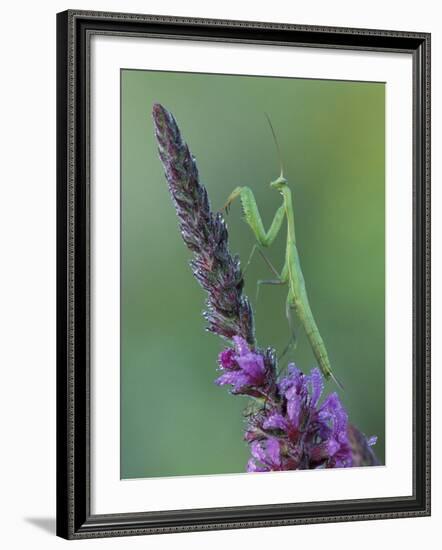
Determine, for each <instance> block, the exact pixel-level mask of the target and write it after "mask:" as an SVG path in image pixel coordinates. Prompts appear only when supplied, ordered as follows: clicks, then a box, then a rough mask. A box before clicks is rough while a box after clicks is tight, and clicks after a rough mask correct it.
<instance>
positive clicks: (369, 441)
mask: <svg viewBox="0 0 442 550" xmlns="http://www.w3.org/2000/svg"><path fill="white" fill-rule="evenodd" d="M377 440H378V436H377V435H372V436H371V437H369V438H368V439H367V445H368V446H369V447H373V445H376V442H377Z"/></svg>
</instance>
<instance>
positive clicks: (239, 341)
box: [233, 336, 250, 355]
mask: <svg viewBox="0 0 442 550" xmlns="http://www.w3.org/2000/svg"><path fill="white" fill-rule="evenodd" d="M233 341H234V342H235V348H236V352H237V353H239V355H245V354H246V353H250V348H249V345H248V344H247V342H246V341H245V340H244V338H241V336H234V337H233Z"/></svg>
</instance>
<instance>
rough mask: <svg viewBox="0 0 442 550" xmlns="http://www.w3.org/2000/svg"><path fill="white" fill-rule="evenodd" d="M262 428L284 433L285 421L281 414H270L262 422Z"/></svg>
mask: <svg viewBox="0 0 442 550" xmlns="http://www.w3.org/2000/svg"><path fill="white" fill-rule="evenodd" d="M263 428H264V429H265V430H274V429H278V428H279V429H280V430H284V431H285V430H286V429H287V421H286V419H285V418H284V417H283V416H282V414H272V415H270V416H269V417H268V418H267V419H266V420H265V421H264V423H263Z"/></svg>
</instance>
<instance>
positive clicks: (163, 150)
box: [57, 10, 430, 539]
mask: <svg viewBox="0 0 442 550" xmlns="http://www.w3.org/2000/svg"><path fill="white" fill-rule="evenodd" d="M429 193H430V35H429V34H428V33H424V32H410V31H409V30H407V31H406V32H402V31H391V30H373V29H351V28H344V27H339V28H338V27H322V26H306V25H296V24H286V23H284V24H280V23H269V22H267V23H263V22H257V21H256V22H249V21H233V20H210V19H199V18H180V17H171V16H165V15H145V14H125V13H103V12H90V11H81V10H79V11H78V10H67V11H65V12H62V13H59V14H58V15H57V255H58V258H57V287H58V291H57V534H58V535H59V536H61V537H64V538H67V539H81V538H93V537H101V536H103V537H114V536H115V537H116V536H125V535H141V534H165V533H175V532H187V531H202V530H218V529H237V528H249V527H274V526H277V525H285V526H287V525H298V524H317V523H321V522H347V521H356V520H371V519H390V518H405V517H417V516H426V515H429V514H430V201H429V197H430V194H429Z"/></svg>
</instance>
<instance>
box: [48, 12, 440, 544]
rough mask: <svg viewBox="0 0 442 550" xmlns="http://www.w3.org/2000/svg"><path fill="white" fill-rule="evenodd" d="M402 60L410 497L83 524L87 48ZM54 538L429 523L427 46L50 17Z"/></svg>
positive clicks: (418, 38)
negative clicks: (218, 48) (284, 49)
mask: <svg viewBox="0 0 442 550" xmlns="http://www.w3.org/2000/svg"><path fill="white" fill-rule="evenodd" d="M97 33H99V34H109V35H115V34H119V35H127V36H129V35H135V34H136V35H137V36H142V35H149V36H156V37H161V36H163V37H167V38H168V39H180V40H186V39H192V40H209V41H227V42H242V43H246V42H253V43H262V44H264V43H265V44H273V45H286V46H294V45H297V46H308V47H312V48H318V47H320V48H341V49H353V50H366V51H367V50H368V51H383V52H397V53H401V52H406V53H410V54H412V58H413V156H414V159H413V160H414V163H413V170H414V174H413V331H414V332H413V369H414V370H413V376H414V381H413V395H414V399H413V459H414V460H413V495H412V496H410V497H388V498H377V499H363V500H347V501H334V502H312V503H309V504H281V505H257V506H241V507H231V508H210V509H191V510H174V511H160V512H141V511H140V513H124V512H122V513H120V514H112V515H92V514H91V511H90V467H89V461H90V431H89V430H90V357H89V349H90V315H89V307H90V289H89V265H90V248H89V226H90V216H91V211H90V207H89V174H88V166H89V127H88V109H89V103H88V102H89V98H88V93H89V92H88V70H89V65H88V62H89V57H88V56H89V47H88V41H89V40H90V37H91V36H92V35H93V34H97ZM57 256H58V258H57V318H58V319H57V534H58V535H59V536H61V537H64V538H67V539H81V538H91V537H111V536H123V535H141V534H158V533H171V532H181V531H197V530H199V531H200V530H212V529H236V528H245V527H266V526H276V525H295V524H306V523H320V522H342V521H355V520H369V519H389V518H401V517H415V516H426V515H429V514H430V35H429V34H427V33H420V32H419V33H418V32H416V33H413V32H398V31H386V30H368V29H350V28H332V27H316V26H305V25H288V24H279V23H261V22H246V21H225V20H208V19H193V18H192V19H190V18H180V17H167V16H158V15H135V14H121V13H100V12H89V11H77V10H68V11H64V12H62V13H59V14H58V15H57Z"/></svg>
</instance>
